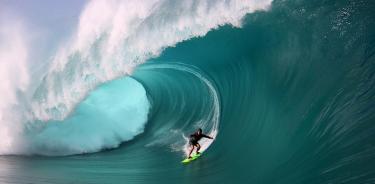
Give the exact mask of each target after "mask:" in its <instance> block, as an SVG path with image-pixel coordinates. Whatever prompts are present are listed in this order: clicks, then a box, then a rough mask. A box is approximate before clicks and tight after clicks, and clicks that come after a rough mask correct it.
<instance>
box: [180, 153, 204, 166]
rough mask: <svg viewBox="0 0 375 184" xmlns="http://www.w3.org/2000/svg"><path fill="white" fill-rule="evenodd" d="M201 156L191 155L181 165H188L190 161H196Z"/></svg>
mask: <svg viewBox="0 0 375 184" xmlns="http://www.w3.org/2000/svg"><path fill="white" fill-rule="evenodd" d="M201 155H202V153H199V154H196V153H193V154H192V155H191V158H187V159H185V160H183V161H182V163H183V164H188V163H190V162H191V161H193V160H195V159H197V158H198V157H200V156H201Z"/></svg>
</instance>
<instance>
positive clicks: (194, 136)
mask: <svg viewBox="0 0 375 184" xmlns="http://www.w3.org/2000/svg"><path fill="white" fill-rule="evenodd" d="M202 137H206V138H209V139H211V137H210V136H208V135H204V134H198V133H194V134H191V135H190V139H189V143H190V145H194V146H195V145H197V144H198V141H199V140H201V139H202Z"/></svg>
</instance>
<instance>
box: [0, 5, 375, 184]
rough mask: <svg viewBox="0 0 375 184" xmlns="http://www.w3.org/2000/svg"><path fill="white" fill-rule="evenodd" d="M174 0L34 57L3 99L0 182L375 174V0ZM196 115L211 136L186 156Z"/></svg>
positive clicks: (360, 179)
mask: <svg viewBox="0 0 375 184" xmlns="http://www.w3.org/2000/svg"><path fill="white" fill-rule="evenodd" d="M184 2H185V4H182V5H181V8H175V11H168V10H169V9H168V8H170V7H174V6H177V5H176V4H178V3H177V1H165V2H163V3H164V4H163V3H162V5H158V6H155V5H154V6H152V7H153V8H151V9H150V8H149V7H148V6H146V5H142V7H143V8H144V9H146V10H147V11H146V10H145V12H143V11H142V10H143V9H137V8H136V10H135V12H133V14H136V15H137V17H138V18H139V17H141V18H140V19H142V18H144V19H142V20H143V21H141V22H140V23H137V22H136V21H137V20H138V19H134V20H133V19H131V20H129V21H128V22H131V24H129V25H131V26H132V25H136V26H138V29H136V30H132V29H129V34H134V32H133V33H132V31H136V32H137V34H134V36H128V37H126V36H124V38H123V40H121V37H120V38H118V37H114V38H112V36H113V35H112V33H113V32H114V33H113V34H114V35H116V34H117V32H116V30H117V29H115V28H116V25H117V24H116V23H115V24H114V25H115V26H112V27H111V28H113V27H115V28H113V30H112V32H111V34H104V33H103V34H100V36H97V35H96V36H95V35H94V36H92V35H90V34H88V33H87V34H84V33H82V34H80V33H81V32H80V31H82V29H81V28H79V26H78V35H81V36H82V35H86V37H84V36H82V37H83V38H81V37H79V39H78V41H77V42H75V43H74V44H73V46H72V47H68V46H67V47H64V48H73V47H74V48H75V46H77V48H78V49H76V50H74V49H65V50H64V49H63V50H62V51H61V50H60V51H58V53H57V54H56V57H55V59H54V60H53V61H51V62H50V64H48V65H44V66H43V67H42V68H38V69H35V68H34V70H35V71H38V72H35V73H34V74H32V76H33V77H32V78H30V79H29V80H28V81H29V82H28V83H29V84H33V85H30V86H32V87H27V88H25V89H28V90H29V91H32V93H25V92H23V91H22V89H23V88H20V89H19V90H18V91H17V97H16V98H15V99H17V100H16V101H17V103H11V104H13V105H12V108H5V106H4V105H2V106H0V110H2V114H0V115H2V116H0V117H2V125H1V126H2V129H3V130H8V132H7V131H5V133H4V132H1V131H0V135H1V136H2V140H1V141H2V142H1V147H2V148H1V149H0V153H1V154H2V155H1V156H0V183H38V184H43V183H56V184H66V183H72V184H73V183H92V184H94V183H98V184H104V183H139V184H141V183H163V184H167V183H171V184H172V183H173V184H176V183H181V184H183V183H186V184H188V183H202V184H203V183H215V184H218V183H220V184H221V183H223V184H229V183H247V184H250V183H254V184H255V183H256V184H258V183H259V184H275V183H280V184H318V183H319V184H324V183H327V184H334V183H353V184H361V183H363V184H364V183H368V184H369V183H375V1H371V0H353V1H351V0H274V1H272V2H270V1H264V4H262V3H261V2H262V1H253V2H257V3H249V4H248V5H246V6H245V5H244V7H241V5H240V4H241V3H242V2H241V1H237V2H236V3H237V4H236V6H234V5H233V7H234V8H233V11H232V10H231V9H230V8H226V7H225V6H226V5H227V4H230V1H227V2H224V1H222V2H224V3H223V4H220V3H216V1H215V2H214V1H212V2H210V1H207V2H210V3H212V4H210V3H208V4H206V5H205V6H203V5H202V6H203V8H200V6H201V4H202V3H198V1H197V2H195V1H194V2H195V4H194V3H192V4H190V6H191V7H190V8H186V9H185V8H184V7H186V6H187V5H186V3H187V2H190V1H184ZM191 2H193V1H191ZM95 3H96V4H95ZM100 3H103V2H100V1H99V3H97V2H96V1H93V2H92V4H91V5H90V4H89V5H88V6H87V7H86V9H85V11H84V12H83V13H82V17H83V18H82V17H81V23H80V24H79V25H80V26H82V25H84V23H85V22H84V20H85V17H86V18H87V17H90V16H91V13H92V11H94V10H95V11H97V10H98V9H97V8H98V7H99V9H100V8H103V9H105V7H106V6H102V5H101V4H100ZM166 3H167V5H165V4H166ZM215 3H216V4H215ZM133 4H135V5H134V6H135V7H139V6H141V5H139V4H137V3H133ZM187 4H189V3H187ZM255 5H259V6H258V7H256V8H254V9H252V8H249V7H250V6H255ZM124 6H125V7H127V6H130V5H128V4H126V5H124ZM222 6H224V7H222ZM155 7H157V8H155ZM208 7H212V9H210V10H209V11H208V10H207V11H208V12H210V13H212V14H213V15H211V14H210V13H209V15H210V16H208V15H205V14H202V13H199V12H200V11H205V8H206V9H209V8H208ZM220 8H223V9H230V10H231V11H229V12H227V13H223V16H221V14H220V13H221V12H223V11H224V10H221V9H220ZM236 8H238V9H236ZM108 9H110V8H108ZM244 9H245V10H244ZM216 10H217V11H218V12H215V11H216ZM242 10H244V12H242ZM95 11H94V12H95ZM148 11H156V12H152V13H147V12H148ZM189 11H195V12H198V14H199V16H196V17H194V16H190V14H189V16H185V17H183V19H182V20H183V21H185V22H188V23H187V24H186V25H180V24H182V23H181V22H179V21H181V20H179V21H177V22H179V24H177V27H176V30H177V31H176V30H174V31H173V30H172V31H170V32H167V31H169V27H171V26H172V27H173V26H174V24H173V25H172V23H175V22H174V21H175V19H172V18H171V20H170V22H172V23H170V22H168V21H167V20H166V19H165V18H164V19H163V16H167V17H173V16H175V15H174V13H176V15H177V14H179V13H181V14H185V13H186V12H189ZM100 12H101V13H102V14H103V16H105V15H106V14H105V13H106V12H105V11H104V12H103V11H100ZM139 12H140V13H139ZM215 13H218V14H219V15H218V14H215ZM234 13H239V15H236V16H232V15H233V14H234ZM133 14H131V15H129V17H130V16H133ZM149 14H151V15H149ZM229 14H230V16H229V17H228V16H227V15H229ZM120 15H122V14H121V13H120ZM98 16H99V17H100V15H98ZM148 16H150V17H149V18H147V17H148ZM109 17H111V16H109ZM145 17H146V18H145ZM190 18H191V19H193V20H190ZM206 18H207V19H206ZM216 18H217V19H218V20H216ZM99 19H100V18H99ZM159 19H160V20H159ZM176 19H177V18H176ZM90 20H91V19H90ZM106 20H107V19H105V18H103V21H106ZM116 20H117V19H116ZM194 21H195V22H194ZM94 22H95V21H94ZM120 22H121V21H120ZM125 22H126V21H125ZM134 22H135V23H134ZM196 22H198V23H197V24H195V23H196ZM202 22H203V23H202ZM211 23H212V25H211ZM92 24H93V25H92V26H94V27H95V26H97V25H101V24H99V23H92ZM145 24H146V25H145ZM159 24H160V25H164V26H160V25H159ZM121 25H124V26H129V25H127V24H120V27H121ZM103 26H104V27H105V26H106V25H105V24H103ZM178 26H182V28H181V29H180V27H178ZM204 26H206V27H204ZM99 28H102V27H100V26H98V29H99ZM119 29H120V28H119ZM126 29H127V28H122V27H121V29H120V30H122V31H124V30H126ZM148 29H151V30H150V32H147V31H148ZM103 30H107V29H104V28H103ZM107 31H108V30H107ZM138 31H139V32H138ZM157 31H161V32H157ZM103 32H105V31H103ZM125 32H126V31H125ZM155 32H157V33H155ZM165 32H166V33H165ZM115 33H116V34H115ZM126 33H128V32H126ZM164 33H165V34H164ZM87 35H88V36H87ZM89 38H90V39H91V40H93V41H87V40H90V39H89ZM113 40H114V41H113ZM119 40H120V41H122V42H121V43H119V44H117V42H116V41H119ZM139 40H141V41H139ZM160 40H161V41H160ZM115 42H116V44H112V43H115ZM82 43H84V44H82ZM119 45H120V46H119ZM121 45H126V47H123V46H121ZM103 48H104V49H103ZM118 48H120V49H119V50H118ZM103 50H105V51H106V52H108V53H106V54H103V53H104V51H103ZM118 53H125V54H118ZM56 58H57V59H56ZM61 58H62V59H61ZM64 58H65V60H64ZM98 58H100V59H98ZM123 60H124V61H126V62H124V63H122V61H123ZM119 68H121V69H119ZM124 68H125V69H124ZM0 70H1V69H0ZM39 71H47V72H39ZM0 89H2V88H1V86H0ZM24 91H26V90H24ZM4 94H5V93H4ZM3 98H4V99H5V97H3ZM4 103H5V104H7V103H6V102H4V101H3V104H4ZM14 104H16V105H14ZM25 104H26V105H25ZM5 114H6V115H5ZM15 117H16V118H15ZM9 122H11V123H9ZM10 125H11V126H10ZM13 125H14V126H13ZM20 127H21V128H20ZM199 127H201V128H202V129H203V131H204V132H205V133H207V134H210V135H211V136H213V137H215V139H214V141H209V140H204V141H202V145H203V150H204V153H203V155H202V156H201V157H200V158H199V159H197V160H196V161H194V162H191V163H190V164H188V165H183V164H181V160H183V159H184V157H186V152H187V150H186V146H187V136H188V135H189V134H191V133H192V132H194V131H195V130H196V129H197V128H199ZM14 129H16V130H17V131H13V130H14ZM5 136H8V137H5ZM5 140H9V141H5Z"/></svg>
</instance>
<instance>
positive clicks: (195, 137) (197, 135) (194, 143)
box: [188, 128, 213, 159]
mask: <svg viewBox="0 0 375 184" xmlns="http://www.w3.org/2000/svg"><path fill="white" fill-rule="evenodd" d="M202 137H205V138H208V139H213V138H212V137H210V136H208V135H205V134H203V133H202V129H201V128H199V129H198V130H197V131H196V132H194V133H193V134H191V135H190V139H189V144H190V146H191V150H190V152H189V157H188V158H189V159H190V158H191V156H190V155H191V153H192V152H193V150H194V147H197V154H199V149H201V145H200V144H199V143H198V141H199V140H201V139H202Z"/></svg>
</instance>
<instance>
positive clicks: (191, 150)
mask: <svg viewBox="0 0 375 184" xmlns="http://www.w3.org/2000/svg"><path fill="white" fill-rule="evenodd" d="M193 150H194V145H191V149H190V152H189V156H188V158H191V156H190V155H191V153H192V152H193Z"/></svg>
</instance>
